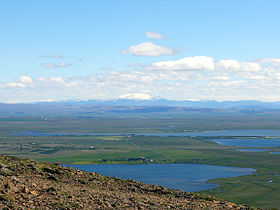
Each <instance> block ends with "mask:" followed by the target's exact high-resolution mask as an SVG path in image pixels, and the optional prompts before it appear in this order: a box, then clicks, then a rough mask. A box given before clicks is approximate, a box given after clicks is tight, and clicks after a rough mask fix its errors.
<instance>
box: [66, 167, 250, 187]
mask: <svg viewBox="0 0 280 210" xmlns="http://www.w3.org/2000/svg"><path fill="white" fill-rule="evenodd" d="M64 166H67V165H64ZM71 166H72V167H73V168H75V169H80V170H84V171H90V172H97V173H100V174H103V175H105V176H113V177H119V178H122V179H134V180H137V181H140V182H143V183H147V184H156V185H162V186H164V187H168V188H172V189H180V190H183V191H185V192H195V191H201V190H207V189H211V188H214V187H217V186H218V185H217V184H214V183H207V182H205V181H207V180H208V179H214V178H224V177H237V176H243V175H248V174H252V173H254V172H255V169H252V168H238V167H227V166H216V165H205V164H142V165H130V164H105V165H71Z"/></svg>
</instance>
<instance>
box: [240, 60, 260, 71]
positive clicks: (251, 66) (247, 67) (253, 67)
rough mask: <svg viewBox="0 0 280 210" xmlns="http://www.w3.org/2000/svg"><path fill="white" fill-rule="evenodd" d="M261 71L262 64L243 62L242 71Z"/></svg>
mask: <svg viewBox="0 0 280 210" xmlns="http://www.w3.org/2000/svg"><path fill="white" fill-rule="evenodd" d="M260 69H261V66H260V64H258V63H256V62H242V63H241V70H244V71H259V70H260Z"/></svg>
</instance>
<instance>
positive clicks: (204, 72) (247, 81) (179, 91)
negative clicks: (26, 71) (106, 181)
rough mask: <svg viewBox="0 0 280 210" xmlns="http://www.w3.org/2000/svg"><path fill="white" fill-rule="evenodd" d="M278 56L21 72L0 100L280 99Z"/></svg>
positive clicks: (1, 86) (0, 86) (4, 86)
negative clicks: (75, 73)
mask: <svg viewBox="0 0 280 210" xmlns="http://www.w3.org/2000/svg"><path fill="white" fill-rule="evenodd" d="M278 61H279V59H278V58H265V59H260V60H257V61H237V60H233V59H223V60H218V61H215V60H214V59H213V58H211V57H207V56H195V57H186V58H182V59H179V60H173V61H162V62H157V63H153V64H150V65H148V67H143V68H142V69H138V70H131V71H116V70H111V71H106V72H104V73H103V74H97V75H92V76H87V77H49V78H47V77H38V78H31V77H29V76H22V77H20V78H18V79H16V80H15V81H12V82H9V83H0V101H1V102H31V101H53V100H67V99H81V100H87V99H112V98H134V99H151V96H157V97H159V98H167V99H175V100H201V99H203V100H205V99H209V100H210V99H213V100H262V101H280V94H279V93H280V67H279V65H278V64H279V63H278Z"/></svg>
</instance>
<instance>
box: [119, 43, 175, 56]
mask: <svg viewBox="0 0 280 210" xmlns="http://www.w3.org/2000/svg"><path fill="white" fill-rule="evenodd" d="M122 53H123V54H132V55H135V56H163V55H173V54H174V53H175V52H174V51H173V50H172V49H171V48H166V47H162V46H159V45H156V44H154V43H152V42H143V43H141V44H137V45H131V46H129V48H128V49H125V50H123V51H122Z"/></svg>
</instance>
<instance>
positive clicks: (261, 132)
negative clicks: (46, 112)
mask: <svg viewBox="0 0 280 210" xmlns="http://www.w3.org/2000/svg"><path fill="white" fill-rule="evenodd" d="M124 134H133V135H143V136H160V137H166V136H193V137H194V136H273V137H278V136H279V137H280V130H217V131H200V132H176V133H77V132H73V133H70V132H68V133H62V132H61V133H60V132H56V133H41V132H36V131H23V132H19V133H16V134H12V135H19V136H65V135H76V136H80V135H89V136H121V135H124Z"/></svg>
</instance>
